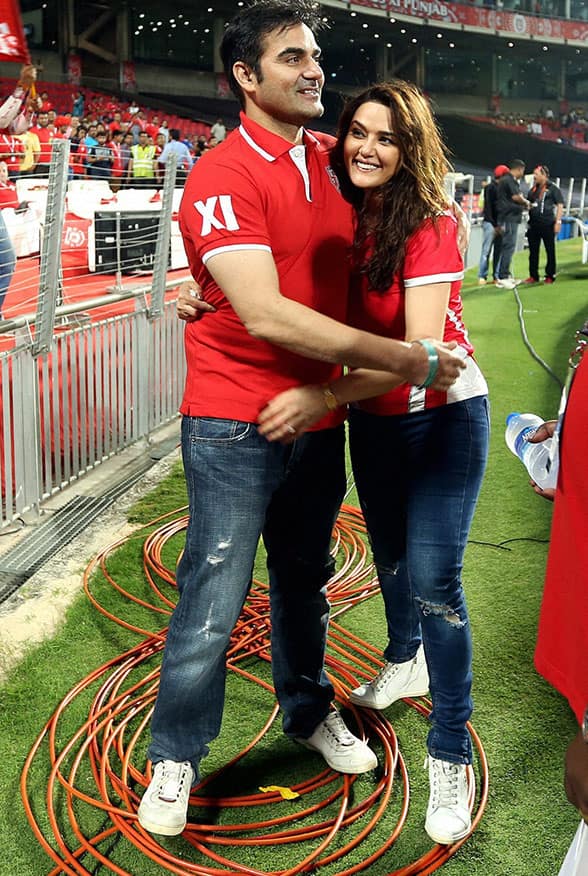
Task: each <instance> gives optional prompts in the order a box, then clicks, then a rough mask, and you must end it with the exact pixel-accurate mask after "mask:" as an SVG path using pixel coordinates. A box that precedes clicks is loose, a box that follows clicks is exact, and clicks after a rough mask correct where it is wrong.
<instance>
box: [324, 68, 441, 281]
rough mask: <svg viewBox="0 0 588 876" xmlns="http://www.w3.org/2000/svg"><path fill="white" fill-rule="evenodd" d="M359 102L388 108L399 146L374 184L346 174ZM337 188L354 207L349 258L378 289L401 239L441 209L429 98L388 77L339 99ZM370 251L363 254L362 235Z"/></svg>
mask: <svg viewBox="0 0 588 876" xmlns="http://www.w3.org/2000/svg"><path fill="white" fill-rule="evenodd" d="M364 103H379V104H382V106H385V107H387V108H388V109H389V110H390V116H391V131H392V133H393V134H394V137H395V138H396V145H397V146H398V149H399V151H400V157H399V163H398V169H397V170H396V173H395V174H394V175H393V176H392V177H391V178H390V179H389V180H388V181H387V182H386V183H385V184H384V185H383V186H381V187H379V188H377V189H360V188H357V187H356V186H354V185H353V184H352V183H351V180H350V179H349V174H348V173H347V169H346V167H345V160H344V144H345V138H346V137H347V134H348V132H349V128H350V126H351V122H352V121H353V117H354V116H355V113H356V112H357V110H358V109H359V107H360V106H361V105H362V104H364ZM331 163H332V166H333V169H334V170H335V172H336V173H337V176H338V177H339V182H340V185H341V191H342V193H343V195H344V197H345V198H346V200H348V201H349V202H350V203H351V204H352V205H353V206H354V208H355V214H356V228H355V236H354V244H353V255H354V261H355V263H356V264H358V265H359V267H360V269H361V271H363V272H364V273H366V274H367V276H368V279H369V283H370V287H371V288H372V289H376V290H380V291H384V290H386V289H388V288H389V286H390V284H391V283H392V278H393V277H394V274H395V273H396V272H397V271H398V270H399V269H400V267H401V265H402V262H403V261H404V253H405V249H406V241H407V240H408V238H409V237H410V235H411V234H412V233H413V232H414V231H415V230H416V229H417V228H418V226H419V225H420V224H421V222H423V220H424V219H426V218H428V217H430V218H432V219H433V221H434V220H435V217H436V216H438V215H439V214H440V213H442V212H443V211H444V210H446V209H447V204H448V201H449V197H448V195H447V192H446V190H445V186H444V177H445V174H446V173H447V171H448V170H449V168H450V163H449V158H448V151H447V148H446V146H445V144H444V143H443V140H442V138H441V135H440V133H439V130H438V129H437V125H436V124H435V121H434V119H433V115H432V113H431V110H430V108H429V104H428V102H427V100H426V98H425V97H424V96H423V94H422V92H421V91H420V90H419V89H418V88H417V87H416V86H415V85H412V84H411V83H409V82H404V81H403V80H401V79H394V80H392V81H390V82H385V83H380V84H378V85H372V86H371V87H370V88H367V89H366V90H365V91H362V92H361V93H360V94H358V95H357V96H355V97H353V98H351V99H350V100H349V101H348V102H347V103H346V105H345V107H344V109H343V113H342V115H341V118H340V119H339V126H338V130H337V142H336V144H335V146H334V147H333V152H332V156H331ZM368 238H369V240H370V243H371V242H372V241H373V246H371V245H370V247H369V250H370V255H369V258H366V256H365V255H364V253H365V251H366V241H367V240H368Z"/></svg>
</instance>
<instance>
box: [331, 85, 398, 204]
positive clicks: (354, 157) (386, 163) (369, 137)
mask: <svg viewBox="0 0 588 876" xmlns="http://www.w3.org/2000/svg"><path fill="white" fill-rule="evenodd" d="M343 158H344V160H345V168H346V170H347V173H348V174H349V179H350V180H351V182H352V183H353V185H354V186H357V187H358V188H361V189H373V188H376V187H378V186H382V185H384V184H385V183H387V182H388V180H389V179H390V178H391V177H393V176H394V174H395V173H396V171H397V170H398V168H399V166H400V149H399V148H398V146H397V145H396V138H395V136H394V132H393V131H392V118H391V114H390V110H389V109H388V107H385V106H383V105H382V104H381V103H373V102H371V101H370V102H368V103H362V105H361V106H360V107H359V108H358V109H357V110H356V112H355V115H354V116H353V119H352V120H351V124H350V125H349V130H348V131H347V135H346V137H345V141H344V143H343Z"/></svg>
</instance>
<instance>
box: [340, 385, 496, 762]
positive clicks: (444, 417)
mask: <svg viewBox="0 0 588 876" xmlns="http://www.w3.org/2000/svg"><path fill="white" fill-rule="evenodd" d="M488 436H489V418H488V400H487V398H486V397H485V396H481V397H478V398H471V399H467V400H465V401H461V402H456V403H454V404H449V405H443V406H442V407H438V408H430V409H428V410H424V411H421V412H419V413H414V414H407V415H399V416H376V415H374V414H368V413H365V412H363V411H360V410H354V411H352V413H351V418H350V440H351V460H352V464H353V471H354V474H355V483H356V486H357V491H358V494H359V499H360V502H361V507H362V510H363V514H364V517H365V521H366V524H367V528H368V532H369V538H370V542H371V546H372V551H373V555H374V562H375V564H376V567H377V571H378V578H379V581H380V586H381V589H382V595H383V598H384V605H385V611H386V620H387V625H388V645H387V647H386V649H385V651H384V654H385V657H386V659H387V660H388V661H389V662H390V663H403V662H405V661H407V660H410V659H412V658H413V657H414V656H415V654H416V652H417V649H418V647H419V645H420V643H421V639H422V641H423V644H424V648H425V654H426V658H427V664H428V667H429V675H430V680H431V681H430V684H431V688H430V689H431V698H432V701H433V712H432V715H431V728H430V731H429V735H428V739H427V747H428V750H429V753H430V754H432V755H433V757H437V758H441V759H442V760H448V761H452V762H453V763H471V759H472V745H471V739H470V736H469V733H468V730H467V727H466V722H467V721H468V720H469V718H470V715H471V712H472V705H473V704H472V698H471V685H472V669H471V662H472V642H471V632H470V625H469V619H468V613H467V607H466V602H465V595H464V591H463V587H462V583H461V571H462V564H463V555H464V550H465V546H466V543H467V538H468V532H469V529H470V525H471V522H472V517H473V514H474V509H475V506H476V501H477V498H478V493H479V491H480V486H481V483H482V477H483V474H484V468H485V465H486V457H487V451H488Z"/></svg>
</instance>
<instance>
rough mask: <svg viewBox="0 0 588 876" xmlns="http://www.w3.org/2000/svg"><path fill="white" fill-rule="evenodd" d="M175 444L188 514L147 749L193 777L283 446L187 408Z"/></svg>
mask: <svg viewBox="0 0 588 876" xmlns="http://www.w3.org/2000/svg"><path fill="white" fill-rule="evenodd" d="M182 450H183V457H184V469H185V474H186V483H187V487H188V496H189V501H190V520H189V524H188V531H187V533H186V545H185V549H184V553H183V555H182V558H181V560H180V562H179V564H178V568H177V575H176V578H177V586H178V591H179V594H180V598H179V601H178V604H177V607H176V609H175V611H174V613H173V615H172V618H171V622H170V626H169V631H168V634H167V640H166V645H165V652H164V658H163V664H162V669H161V678H160V685H159V693H158V697H157V702H156V705H155V711H154V714H153V720H152V725H151V733H152V742H151V745H150V747H149V752H148V756H149V758H150V759H151V761H152V762H153V763H154V764H156V763H157V762H158V761H162V760H172V761H175V762H183V761H189V762H190V763H191V765H192V768H193V769H194V772H195V775H196V778H197V777H198V765H199V762H200V759H201V758H202V757H204V756H205V754H206V753H207V751H208V743H209V742H210V741H211V740H212V739H214V738H215V737H216V736H217V735H218V733H219V730H220V725H221V718H222V712H223V706H224V693H225V654H226V650H227V647H228V644H229V639H230V635H231V632H232V630H233V627H234V625H235V623H236V621H237V618H238V616H239V613H240V611H241V608H242V605H243V602H244V599H245V596H246V594H247V591H248V589H249V585H250V580H251V572H252V567H253V562H254V558H255V553H256V550H257V545H258V541H259V536H260V533H261V530H262V527H263V521H264V518H265V514H266V509H267V507H268V505H269V502H270V499H271V495H272V493H273V492H274V491H275V489H276V488H277V486H278V485H279V483H280V481H281V479H282V477H283V470H284V467H285V464H284V461H285V459H286V458H287V454H288V450H287V449H286V448H283V447H282V446H281V445H275V444H270V443H269V442H267V441H266V440H265V438H262V437H260V436H259V435H258V433H257V429H256V428H255V426H253V425H251V424H248V423H241V422H235V421H229V420H215V419H208V418H190V417H184V420H183V422H182Z"/></svg>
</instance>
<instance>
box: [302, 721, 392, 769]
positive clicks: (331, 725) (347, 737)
mask: <svg viewBox="0 0 588 876" xmlns="http://www.w3.org/2000/svg"><path fill="white" fill-rule="evenodd" d="M296 742H300V743H301V744H302V745H305V746H306V748H311V749H312V750H313V751H318V752H319V754H322V756H323V757H324V759H325V760H326V762H327V763H328V765H329V766H330V767H331V769H334V770H337V771H338V772H340V773H351V774H355V773H367V772H368V771H369V770H373V769H374V768H375V767H376V766H377V765H378V758H377V757H376V755H375V754H374V752H373V751H372V750H371V748H369V746H368V745H367V743H366V742H362V740H361V739H358V738H357V736H354V735H353V733H351V732H350V731H349V730H348V729H347V727H346V725H345V722H344V720H343V718H342V717H341V715H340V714H339V712H337V711H333V712H329V714H328V715H327V717H326V718H325V720H324V721H321V723H320V724H319V725H318V727H315V730H314V733H313V734H312V736H309V737H308V739H302V738H301V737H296Z"/></svg>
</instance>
